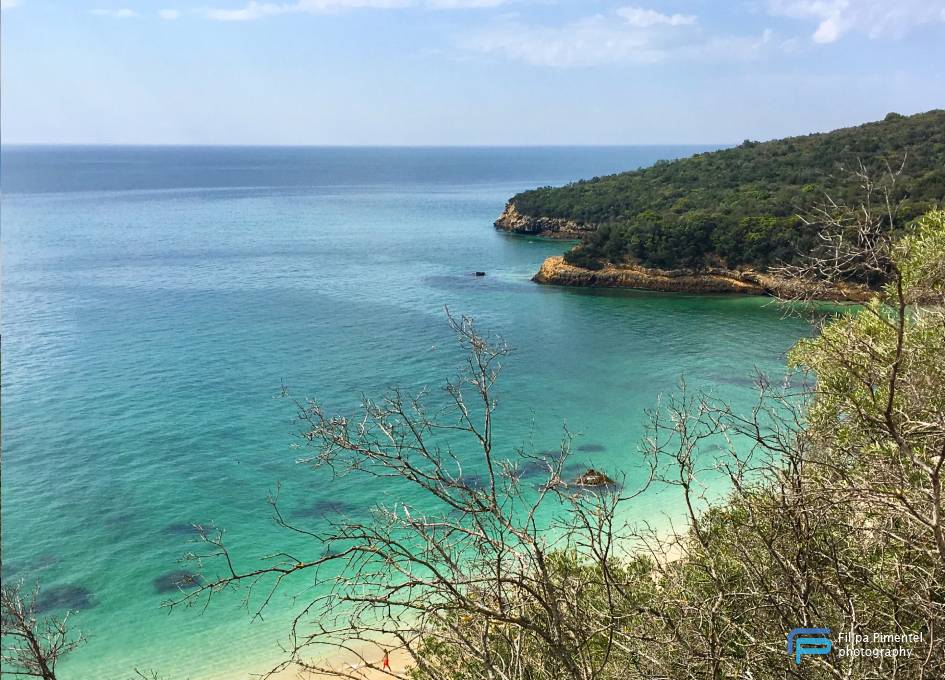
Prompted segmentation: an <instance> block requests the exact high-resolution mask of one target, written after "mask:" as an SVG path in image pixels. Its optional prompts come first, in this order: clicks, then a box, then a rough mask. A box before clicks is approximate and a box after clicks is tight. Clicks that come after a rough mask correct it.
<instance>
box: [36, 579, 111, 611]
mask: <svg viewBox="0 0 945 680" xmlns="http://www.w3.org/2000/svg"><path fill="white" fill-rule="evenodd" d="M95 605H96V602H95V598H94V597H93V596H92V591H91V590H89V589H88V588H83V587H82V586H75V585H63V586H53V587H51V588H43V589H42V590H41V591H40V592H39V597H37V598H36V613H37V614H45V613H46V612H51V611H60V610H69V611H74V610H79V609H91V608H92V607H94V606H95Z"/></svg>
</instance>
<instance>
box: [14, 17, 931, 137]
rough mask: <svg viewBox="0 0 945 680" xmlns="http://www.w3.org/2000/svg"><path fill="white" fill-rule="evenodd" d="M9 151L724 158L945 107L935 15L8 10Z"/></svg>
mask: <svg viewBox="0 0 945 680" xmlns="http://www.w3.org/2000/svg"><path fill="white" fill-rule="evenodd" d="M0 5H2V13H0V16H2V29H0V30H2V36H0V37H2V43H0V51H2V54H0V57H2V66H0V87H2V100H0V125H2V127H0V136H2V141H3V143H4V144H15V143H52V144H58V143H85V144H280V145H282V144H287V145H292V144H300V145H301V144H316V145H326V144H332V145H334V144H337V145H509V144H511V145H543V144H673V143H678V144H697V143H705V144H727V143H734V142H740V141H742V140H744V139H758V140H764V139H772V138H777V137H782V136H786V135H792V134H806V133H809V132H815V131H825V130H831V129H835V128H838V127H845V126H848V125H853V124H859V123H863V122H866V121H869V120H876V119H880V118H882V117H883V116H884V115H885V114H886V113H888V112H890V111H896V112H898V113H903V114H909V113H916V112H919V111H926V110H929V109H933V108H943V107H945V0H895V1H893V0H724V1H723V0H284V1H279V0H275V1H272V2H264V1H257V2H253V1H248V0H196V1H192V2H183V1H175V0H139V1H134V0H58V1H57V0H0Z"/></svg>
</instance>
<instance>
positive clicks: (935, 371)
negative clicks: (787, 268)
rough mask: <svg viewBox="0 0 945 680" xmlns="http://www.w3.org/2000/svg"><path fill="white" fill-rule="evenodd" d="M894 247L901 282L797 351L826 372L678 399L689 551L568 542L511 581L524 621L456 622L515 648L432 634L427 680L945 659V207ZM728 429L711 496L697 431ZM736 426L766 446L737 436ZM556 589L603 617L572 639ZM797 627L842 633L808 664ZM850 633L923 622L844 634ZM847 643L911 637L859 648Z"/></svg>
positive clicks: (937, 662) (668, 421)
mask: <svg viewBox="0 0 945 680" xmlns="http://www.w3.org/2000/svg"><path fill="white" fill-rule="evenodd" d="M887 254H889V256H890V259H891V261H892V270H893V275H892V279H893V280H892V281H891V282H890V283H888V284H887V285H886V286H885V288H884V290H883V291H882V292H881V293H880V294H879V295H878V296H877V297H876V299H875V300H874V301H873V302H872V303H871V304H869V305H868V306H867V307H866V308H865V309H864V310H863V311H862V312H860V313H858V314H852V315H847V316H841V317H838V318H836V319H834V320H832V321H830V322H829V323H827V324H826V325H825V326H824V328H823V329H822V332H821V333H820V335H819V336H817V337H815V338H812V339H808V340H803V341H801V342H800V343H799V344H798V345H797V346H796V347H795V348H794V350H793V351H792V353H791V356H790V361H791V362H792V364H793V365H795V366H796V367H798V368H799V369H801V370H803V371H809V372H811V374H812V376H813V377H814V378H816V384H817V389H816V390H815V391H812V392H809V393H806V394H807V400H806V401H805V402H804V403H803V404H802V405H801V406H796V405H792V401H791V399H787V400H785V401H781V398H780V397H777V396H775V395H774V394H772V393H769V394H767V395H763V397H762V399H761V401H760V402H759V408H758V409H757V411H756V412H755V413H752V414H745V415H734V414H732V413H731V411H730V410H729V409H727V408H726V407H725V405H724V404H712V403H710V402H707V401H706V400H705V399H704V398H702V397H699V398H695V399H686V398H682V399H679V400H678V401H677V402H676V403H675V404H674V405H670V406H669V408H668V409H667V412H666V413H665V416H666V417H665V419H663V420H661V421H660V422H661V423H662V424H661V425H657V427H656V432H657V433H659V432H662V433H663V434H664V435H665V434H668V435H669V437H668V438H662V439H661V437H660V436H659V434H657V435H656V436H655V437H654V441H660V440H661V441H662V443H661V444H658V445H656V446H655V447H654V449H653V453H654V455H655V456H656V458H657V459H662V460H661V461H660V460H658V461H657V466H656V469H659V470H663V471H664V472H665V473H668V474H666V476H665V477H664V478H662V479H663V481H664V482H665V483H667V484H672V485H674V486H675V487H677V488H678V489H679V490H680V492H681V493H682V494H683V496H684V499H685V501H686V505H683V504H682V503H681V504H680V505H681V507H686V506H688V505H689V504H690V503H692V504H695V505H696V506H697V507H703V509H702V510H701V511H695V512H691V513H690V520H691V521H690V525H689V529H688V532H686V533H685V534H683V535H676V536H673V538H672V540H673V541H674V542H675V541H682V543H681V544H680V545H681V546H682V548H681V550H680V551H679V552H678V553H676V554H673V553H669V552H661V551H657V552H656V554H657V557H656V559H654V558H653V557H652V556H651V555H650V554H646V553H638V554H637V555H636V556H635V557H629V558H618V559H615V560H601V559H598V558H597V557H596V556H590V555H587V553H586V552H585V553H583V554H582V553H581V551H575V552H573V553H567V554H554V555H552V556H551V557H550V558H549V559H548V560H547V564H548V565H550V566H549V567H548V568H547V570H548V573H547V574H546V575H544V577H543V578H538V577H536V578H535V580H534V584H538V583H541V585H542V588H541V589H538V590H532V589H530V588H524V587H523V588H518V589H515V588H512V589H509V590H507V591H505V592H501V591H500V592H501V594H502V596H503V597H505V598H507V600H508V602H510V603H512V604H510V605H509V609H510V610H511V611H512V612H514V617H515V619H516V621H523V622H524V623H522V624H520V625H521V628H520V629H519V633H520V634H519V635H517V636H509V634H508V628H509V626H510V624H508V623H507V622H503V621H496V620H490V618H489V617H488V616H479V615H476V614H475V613H470V612H468V611H462V610H461V611H462V614H461V615H459V616H457V617H456V618H455V619H451V620H450V621H449V622H448V626H447V627H450V626H452V627H454V628H459V629H462V630H463V631H464V632H465V633H466V634H468V635H469V636H472V635H473V633H475V632H479V633H480V634H481V636H482V639H483V644H484V645H485V646H486V647H487V648H488V649H489V650H490V651H491V653H492V654H494V655H496V656H500V657H502V658H503V661H497V660H495V659H491V660H489V659H487V660H485V661H484V660H483V659H481V658H478V657H477V656H476V655H475V654H474V653H471V652H470V651H469V650H467V649H462V647H461V646H459V645H456V644H446V643H444V642H443V639H444V638H446V637H449V636H444V635H441V634H438V633H437V634H431V635H430V636H429V640H430V641H429V642H428V643H427V645H426V646H425V647H423V648H422V649H421V658H422V659H423V661H424V662H425V663H426V664H429V666H430V668H431V669H435V670H431V672H426V671H425V670H423V668H422V667H421V669H420V670H416V671H414V678H415V680H432V679H433V678H437V679H438V680H442V679H443V678H449V679H450V680H478V679H479V678H486V677H494V676H492V675H489V673H488V670H489V667H490V664H491V667H492V668H493V669H494V668H496V667H501V668H507V667H508V666H510V665H512V664H509V663H507V662H508V660H510V659H513V658H514V660H515V661H516V664H517V669H518V670H519V672H518V673H516V674H514V675H513V674H510V675H509V676H504V677H515V678H521V679H525V678H528V679H531V678H535V679H537V678H566V677H567V678H584V677H587V678H590V677H594V678H600V679H604V680H618V679H620V680H624V679H634V678H667V679H673V680H689V679H693V680H695V679H700V680H701V679H705V680H709V679H713V680H714V679H717V678H771V679H774V678H788V677H791V678H795V677H796V678H824V679H826V678H850V679H859V678H864V679H865V678H877V679H878V678H889V677H902V678H932V677H936V678H940V677H945V639H943V637H942V635H941V630H942V626H943V625H945V518H943V510H945V499H943V483H945V480H943V476H945V362H943V361H942V357H943V356H945V324H943V321H945V312H943V307H942V304H943V303H945V212H935V213H931V214H929V215H928V216H926V217H925V218H923V219H921V220H919V222H918V225H917V227H916V229H915V230H914V231H913V232H911V233H910V235H909V236H907V237H906V238H904V239H903V240H901V241H900V242H899V243H897V244H895V245H892V246H891V251H889V252H888V253H887ZM930 299H932V300H934V301H935V303H934V304H933V305H931V306H925V307H918V306H915V305H914V304H913V303H915V302H916V301H918V300H930ZM795 396H797V395H795ZM759 414H760V415H759ZM719 432H725V434H726V436H727V437H728V438H729V439H730V441H731V442H733V448H732V450H731V451H730V452H727V453H726V456H727V458H721V459H719V460H718V461H717V462H718V463H719V464H720V465H721V466H722V467H721V468H717V469H723V470H725V471H726V472H727V473H728V474H729V475H730V476H731V478H732V480H733V485H732V490H731V493H730V495H729V496H728V498H726V499H724V501H722V502H715V503H707V504H705V505H704V506H702V502H703V499H702V498H701V497H700V494H699V492H698V488H699V486H698V482H697V475H696V473H697V472H698V471H699V470H703V471H706V470H709V469H711V468H712V467H713V465H712V464H710V463H709V461H707V460H705V459H704V454H702V453H701V452H700V448H702V446H701V445H702V444H703V443H704V442H706V441H707V440H706V439H705V437H706V436H708V435H710V434H713V433H719ZM739 443H741V444H745V443H747V444H748V445H749V446H748V447H745V448H741V453H738V452H737V450H736V449H738V448H740V447H739V446H738V444H739ZM749 449H751V453H750V454H747V453H745V451H747V450H749ZM729 454H730V455H729ZM664 465H665V467H664ZM690 507H691V506H690ZM624 538H626V537H624ZM590 545H591V546H594V543H593V542H591V543H590ZM651 545H652V543H651ZM579 555H581V556H580V557H579ZM574 584H580V585H579V587H577V588H575V585H574ZM529 585H531V584H529ZM555 592H558V593H568V594H569V595H570V594H572V593H575V592H577V593H578V596H577V597H573V599H571V600H569V602H568V604H567V605H566V606H565V607H564V611H563V612H559V613H556V620H555V621H554V622H553V623H549V626H548V629H554V626H559V627H562V628H564V629H565V630H569V631H570V630H582V629H583V630H587V631H590V633H589V634H588V635H587V636H586V637H584V638H578V639H575V640H574V641H573V646H572V647H570V648H569V649H568V653H567V654H566V655H562V654H561V652H560V650H558V649H555V645H556V644H558V642H557V641H556V640H555V639H554V638H549V637H548V636H544V637H543V636H542V635H540V634H539V633H544V632H545V630H548V629H546V628H543V627H541V626H540V625H538V624H537V623H536V622H540V621H542V620H543V619H544V618H545V617H546V616H547V613H546V611H547V606H548V598H549V597H550V598H553V597H554V593H555ZM483 609H484V610H485V609H486V607H483ZM529 625H531V626H533V629H531V630H530V629H529V628H528V626H529ZM799 626H816V627H827V628H829V629H830V630H831V631H833V635H832V639H833V645H834V651H833V652H832V653H831V654H830V655H828V656H817V657H807V658H804V659H803V662H802V664H801V665H797V664H796V663H795V661H794V660H793V659H792V658H791V657H790V656H789V655H788V654H787V653H786V651H785V634H786V632H787V631H790V630H791V629H793V628H795V627H799ZM522 628H524V633H522V632H521V631H522ZM840 633H855V634H858V635H866V636H868V638H871V637H872V635H873V634H874V633H877V634H883V635H896V634H898V635H914V636H916V638H915V641H908V642H902V643H898V642H878V643H877V642H867V643H863V644H847V643H846V642H844V641H843V640H841V639H840V638H839V634H840ZM451 636H452V638H453V639H464V636H463V635H462V634H459V635H457V634H455V633H452V634H451ZM486 640H488V643H487V642H486ZM510 640H511V641H514V643H515V644H510ZM848 647H854V648H857V649H859V648H863V647H865V648H869V649H873V648H880V649H885V648H891V649H897V648H900V647H901V648H902V649H904V650H909V651H908V654H903V655H901V656H898V657H892V656H885V657H884V656H879V657H876V656H862V657H857V656H853V655H850V654H849V653H848V652H847V649H846V648H848ZM854 654H855V652H854ZM444 669H453V670H452V671H451V672H446V673H444ZM495 677H499V676H498V675H496V676H495Z"/></svg>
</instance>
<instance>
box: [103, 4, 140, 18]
mask: <svg viewBox="0 0 945 680" xmlns="http://www.w3.org/2000/svg"><path fill="white" fill-rule="evenodd" d="M92 14H94V15H95V16H98V17H112V18H113V19H131V18H132V17H136V16H138V13H137V12H135V11H134V10H133V9H128V8H127V7H125V8H123V9H93V10H92Z"/></svg>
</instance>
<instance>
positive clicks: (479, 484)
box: [449, 475, 486, 490]
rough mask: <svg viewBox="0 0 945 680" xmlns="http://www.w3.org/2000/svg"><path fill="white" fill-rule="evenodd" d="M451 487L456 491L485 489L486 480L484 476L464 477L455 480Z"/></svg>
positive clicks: (450, 484)
mask: <svg viewBox="0 0 945 680" xmlns="http://www.w3.org/2000/svg"><path fill="white" fill-rule="evenodd" d="M449 486H451V487H453V488H456V489H464V488H465V489H473V490H476V489H484V488H486V478H485V477H484V476H482V475H463V476H462V477H456V478H455V479H453V480H452V481H451V482H450V483H449Z"/></svg>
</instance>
